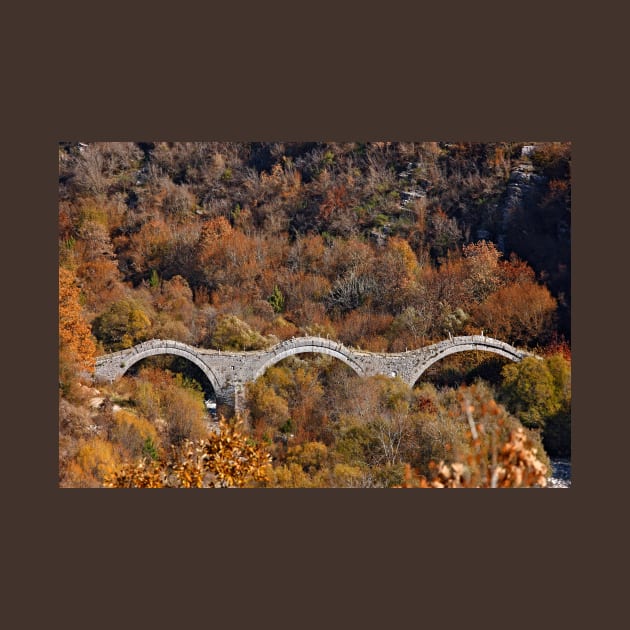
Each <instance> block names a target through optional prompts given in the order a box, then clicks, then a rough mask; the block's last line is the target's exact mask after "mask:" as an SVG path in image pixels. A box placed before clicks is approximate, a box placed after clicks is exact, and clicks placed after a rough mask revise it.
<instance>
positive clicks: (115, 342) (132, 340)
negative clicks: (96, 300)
mask: <svg viewBox="0 0 630 630" xmlns="http://www.w3.org/2000/svg"><path fill="white" fill-rule="evenodd" d="M151 325H152V324H151V320H150V319H149V317H148V315H147V313H146V312H145V310H144V308H143V307H142V306H141V305H140V304H139V303H138V302H136V301H135V300H133V299H131V298H125V299H122V300H119V301H118V302H114V303H113V304H111V306H110V307H109V308H108V309H107V310H106V311H105V312H104V313H102V314H101V315H99V316H98V317H97V318H96V319H95V320H94V322H93V323H92V329H93V331H94V335H95V336H96V338H97V339H98V340H99V341H100V342H102V343H103V345H104V346H105V347H106V348H107V349H109V350H123V349H125V348H131V347H132V346H134V345H135V344H137V343H140V342H141V341H145V340H146V339H148V338H149V336H150V333H151Z"/></svg>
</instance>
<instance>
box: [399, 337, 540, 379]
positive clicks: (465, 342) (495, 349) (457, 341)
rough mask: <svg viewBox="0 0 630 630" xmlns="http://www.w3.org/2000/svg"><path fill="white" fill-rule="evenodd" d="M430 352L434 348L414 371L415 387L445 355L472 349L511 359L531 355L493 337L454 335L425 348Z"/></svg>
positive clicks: (515, 359)
mask: <svg viewBox="0 0 630 630" xmlns="http://www.w3.org/2000/svg"><path fill="white" fill-rule="evenodd" d="M424 350H425V351H429V353H430V352H431V351H432V350H433V351H434V352H435V354H430V355H429V358H428V359H426V360H425V361H423V362H422V364H421V365H419V366H418V368H416V370H415V371H413V372H412V375H411V379H410V381H409V384H410V385H411V387H413V386H414V385H415V384H416V382H417V381H418V379H419V378H420V377H421V376H422V375H423V374H424V372H426V370H427V369H429V368H430V367H431V366H432V365H433V364H434V363H437V362H438V361H440V360H441V359H444V358H445V357H447V356H449V355H451V354H456V353H458V352H469V351H471V350H480V351H482V352H490V353H492V354H498V355H500V356H502V357H506V358H507V359H510V360H511V361H521V360H522V359H523V358H524V357H525V356H531V355H529V353H526V352H522V351H520V350H517V349H516V348H514V347H513V346H511V345H509V344H507V343H505V342H503V341H499V340H498V339H493V338H492V337H475V336H472V337H454V338H453V339H452V340H450V341H442V342H440V343H437V344H435V345H433V346H428V347H426V348H424Z"/></svg>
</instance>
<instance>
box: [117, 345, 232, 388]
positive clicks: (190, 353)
mask: <svg viewBox="0 0 630 630" xmlns="http://www.w3.org/2000/svg"><path fill="white" fill-rule="evenodd" d="M141 347H142V345H140V346H137V348H141ZM161 354H171V355H176V356H179V357H183V358H184V359H187V360H188V361H190V362H191V363H193V364H194V365H196V366H197V367H198V368H199V369H200V370H201V371H202V372H203V373H204V375H205V377H206V378H207V379H208V382H209V383H210V385H212V389H213V390H214V394H215V396H217V395H218V394H219V392H220V391H221V386H220V385H219V381H218V379H217V377H216V374H215V373H214V372H213V371H212V370H211V369H210V368H209V367H208V366H207V365H206V364H205V363H204V362H203V361H202V360H201V359H200V358H199V357H198V356H197V355H196V354H195V352H194V348H191V347H189V346H186V345H185V344H181V343H179V344H178V345H177V346H171V345H166V344H164V345H152V346H151V347H149V348H146V349H142V350H138V352H137V353H134V354H132V355H131V356H129V355H127V356H125V358H124V368H123V369H122V371H121V372H120V376H123V375H124V374H125V372H127V370H128V369H129V368H130V367H131V366H132V365H135V364H136V363H138V361H141V360H142V359H146V358H147V357H153V356H158V355H161Z"/></svg>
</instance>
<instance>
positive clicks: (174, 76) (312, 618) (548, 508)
mask: <svg viewBox="0 0 630 630" xmlns="http://www.w3.org/2000/svg"><path fill="white" fill-rule="evenodd" d="M138 4H139V3H138ZM138 4H137V3H134V5H133V6H132V5H130V4H126V5H123V4H120V5H116V3H110V4H109V5H107V7H105V6H103V7H99V8H98V9H90V11H89V12H88V9H87V8H86V5H85V4H84V3H78V2H76V3H71V2H68V3H65V5H64V6H63V8H62V7H59V6H57V5H55V6H54V7H53V6H52V5H51V6H50V7H48V8H47V9H46V10H44V11H42V12H40V13H37V16H35V15H34V14H32V13H31V14H29V15H27V12H26V11H24V10H22V11H20V14H17V13H16V11H17V10H14V9H11V12H12V13H11V14H10V15H9V16H8V21H7V24H8V26H9V27H10V28H9V30H13V32H14V36H13V38H12V40H11V45H12V46H13V51H14V52H15V51H17V52H18V53H19V56H20V61H19V63H18V64H17V66H18V67H17V68H16V67H14V66H11V69H10V72H9V75H10V76H9V81H10V84H11V89H10V90H9V91H7V92H6V93H5V99H7V100H9V101H10V102H9V104H8V105H9V110H10V115H9V116H7V117H5V122H9V123H10V124H9V125H8V131H9V133H10V136H11V141H12V142H11V144H10V145H9V146H10V147H11V148H10V151H9V150H6V148H5V151H3V153H4V157H5V158H7V157H8V159H9V162H10V164H9V173H10V177H8V178H7V180H6V182H5V187H4V192H5V194H6V193H8V194H9V201H8V202H7V203H6V205H5V206H4V208H5V217H6V219H8V228H6V229H5V231H4V236H5V247H6V251H7V252H8V256H7V258H6V259H5V278H6V279H7V281H8V282H7V287H6V289H5V291H6V292H5V298H6V299H5V300H4V305H5V311H8V315H9V316H10V317H12V318H15V322H14V321H13V319H11V320H10V323H13V324H15V323H17V324H18V326H17V328H16V327H15V325H12V326H11V329H10V330H11V331H12V330H13V329H14V328H15V330H16V332H15V334H13V333H10V334H8V335H6V336H5V339H4V341H5V345H4V347H5V361H7V358H8V357H10V366H11V369H10V371H11V373H12V377H11V383H12V385H11V388H10V390H9V391H10V396H8V397H7V398H8V400H6V401H4V404H3V406H5V407H6V409H7V411H6V412H5V413H6V415H4V414H3V415H4V417H5V423H6V424H7V425H10V426H9V436H8V437H7V438H6V442H4V444H5V451H9V452H10V455H9V461H10V463H11V465H10V467H9V468H8V469H5V475H6V474H7V472H6V470H8V471H9V474H8V476H7V477H5V479H6V482H7V485H9V486H11V488H12V490H11V494H12V496H13V497H14V501H13V502H12V505H11V506H10V510H9V511H8V512H5V518H7V517H8V518H9V519H10V520H13V516H14V515H17V518H15V520H14V523H15V524H11V525H10V534H11V535H12V537H11V538H8V539H6V540H7V543H8V545H7V546H9V547H13V548H14V549H15V550H16V551H15V552H14V555H13V557H12V558H11V561H12V564H11V566H12V567H13V568H14V574H16V575H18V576H24V579H23V581H20V580H17V587H16V588H14V592H15V594H16V601H18V602H23V603H24V604H25V605H26V607H25V608H24V609H23V610H22V611H21V613H20V614H21V615H22V617H21V618H30V616H31V615H32V614H35V613H37V609H38V608H39V609H40V611H43V612H45V613H46V617H47V619H48V620H49V621H50V619H61V620H63V621H64V622H65V625H66V626H70V627H73V626H76V627H84V626H85V624H86V623H88V620H89V625H90V627H103V628H105V627H107V628H111V627H112V626H114V625H115V626H119V625H122V626H126V625H131V623H133V622H135V621H136V620H137V621H142V622H144V623H146V622H150V623H152V625H155V621H158V625H164V626H166V625H167V624H169V622H171V621H172V622H173V623H175V620H177V625H178V626H182V627H185V625H186V622H187V621H189V620H190V621H192V620H193V618H196V619H200V618H205V619H206V620H207V619H208V614H210V613H209V612H208V608H209V607H210V608H211V609H213V610H212V615H213V617H211V618H212V619H213V620H214V621H217V615H219V612H220V611H221V612H224V611H225V608H226V606H225V603H229V607H230V609H231V611H232V613H233V614H236V615H237V616H238V618H239V619H240V620H241V623H239V625H245V624H246V623H253V622H255V621H254V620H255V619H258V620H260V619H261V618H262V619H268V620H272V621H276V622H278V621H280V620H283V621H284V619H287V621H289V620H294V622H299V623H300V625H307V626H308V625H314V626H317V627H322V625H324V626H326V627H327V626H329V625H340V623H344V625H352V626H358V625H359V624H361V625H366V622H367V623H368V624H369V625H376V624H378V625H379V626H382V625H383V624H386V625H387V627H399V626H400V625H402V623H404V622H406V623H414V622H416V621H417V608H418V605H419V604H420V605H421V606H422V607H423V608H424V610H423V613H422V614H423V616H422V620H423V623H427V622H430V621H431V617H432V616H434V619H435V620H436V621H438V622H439V623H441V624H442V625H447V626H448V627H454V626H456V624H458V623H469V621H470V619H471V612H472V611H473V610H474V611H475V612H476V613H477V614H476V615H474V617H476V618H479V613H480V612H481V609H482V608H483V607H484V605H483V603H482V601H483V599H484V598H487V599H488V601H489V602H491V608H490V609H487V610H488V613H489V617H488V620H489V619H497V621H498V620H499V619H501V618H503V620H504V621H506V620H507V621H509V623H510V625H511V626H516V627H519V626H520V625H522V626H524V625H525V623H526V622H527V625H528V626H529V625H530V624H531V623H532V616H533V617H534V621H536V622H537V623H540V622H541V621H542V619H543V618H544V619H545V621H544V624H545V625H548V626H552V625H555V623H556V622H557V621H559V620H560V619H564V620H565V621H567V620H568V619H570V618H573V617H575V618H579V617H580V616H581V615H580V613H581V612H583V611H584V603H583V602H584V601H585V600H582V599H581V596H582V594H583V591H584V584H587V585H589V586H590V587H593V588H595V592H597V585H595V584H593V582H592V581H591V580H589V579H588V577H587V576H588V573H587V572H586V570H585V568H584V565H583V564H582V560H583V559H584V561H587V560H588V559H589V558H590V557H591V556H593V554H591V553H588V552H585V549H584V545H589V544H594V543H593V542H592V541H598V542H597V544H599V545H604V546H605V542H602V541H606V540H609V539H610V538H609V537H608V536H607V531H606V530H605V527H606V526H607V523H606V522H605V520H603V519H602V511H601V509H599V506H604V505H605V504H604V500H605V497H606V496H607V495H608V494H610V492H611V491H614V488H615V485H616V482H617V478H615V477H614V476H613V473H612V470H614V462H611V459H613V460H614V459H616V455H615V453H614V451H613V449H611V448H610V444H611V437H612V436H613V433H612V429H610V428H609V423H610V422H612V421H615V422H620V421H624V422H625V420H624V417H622V416H626V415H627V413H623V412H620V409H623V408H622V407H615V405H613V404H612V397H611V395H614V392H613V390H614V389H615V388H618V387H621V384H620V378H619V376H618V375H619V374H622V373H623V366H620V367H619V368H617V370H615V368H613V367H612V364H613V363H614V361H615V358H614V356H611V355H605V354H604V352H603V351H602V350H601V349H600V345H601V339H602V337H601V335H602V334H608V333H611V332H612V333H614V328H616V327H617V326H618V327H619V328H620V329H621V327H622V326H623V325H624V323H625V322H624V319H623V317H620V319H621V321H619V320H618V317H617V316H616V315H615V314H614V313H615V311H614V310H613V312H612V313H611V312H610V308H607V309H604V308H603V305H604V304H608V303H609V300H610V295H611V294H610V293H609V291H612V292H613V294H615V293H618V292H619V291H621V290H623V289H624V286H623V283H622V282H620V281H615V282H614V283H611V284H612V286H610V288H609V286H608V284H607V282H606V280H607V279H608V278H610V277H611V274H610V264H617V263H616V262H615V261H614V259H613V257H612V254H613V253H614V252H616V251H625V250H624V249H621V250H619V249H616V245H615V244H614V234H611V232H617V229H618V228H619V232H620V233H626V232H625V230H623V229H622V227H621V226H622V225H623V223H624V221H627V217H626V216H625V215H622V213H619V215H618V216H615V217H614V218H612V217H610V213H611V212H613V211H615V210H617V209H621V208H620V206H621V203H622V202H621V201H620V199H622V197H615V194H614V192H613V191H614V190H615V187H616V186H619V183H620V182H623V181H624V175H625V174H624V173H623V172H622V171H621V169H620V168H618V167H617V165H620V164H625V160H624V159H623V155H622V154H621V151H624V152H625V150H626V149H625V147H623V145H621V143H620V142H612V144H607V143H609V142H610V141H611V140H612V139H614V138H616V137H617V135H616V132H617V130H615V129H614V125H613V126H611V124H610V123H611V116H614V114H615V113H619V108H618V104H617V103H616V102H614V101H613V102H611V99H610V98H608V97H607V94H609V93H608V92H607V90H606V87H607V83H606V81H607V80H608V78H609V77H611V67H614V64H615V63H616V60H615V59H614V58H609V57H608V53H609V51H610V46H609V39H608V38H607V37H606V36H605V34H604V32H603V31H602V34H601V35H600V36H599V37H601V39H602V41H601V42H600V43H599V47H598V46H592V45H589V46H585V47H583V48H582V49H580V50H578V49H577V46H576V45H575V39H574V37H575V34H576V32H577V33H586V30H587V29H589V27H590V25H591V23H592V18H591V16H587V15H585V14H582V13H579V12H578V9H577V8H576V7H575V3H571V4H569V3H568V2H562V3H557V4H555V3H554V5H553V6H552V5H551V4H550V3H542V2H531V3H529V4H527V5H519V6H518V7H514V8H511V9H510V10H509V11H508V9H507V8H506V5H505V3H499V2H478V3H467V2H462V3H456V2H451V3H448V4H446V5H444V4H442V5H439V6H440V8H439V9H437V8H435V7H433V6H428V5H426V4H425V3H422V4H420V3H411V2H408V3H404V2H389V3H387V10H386V11H385V9H384V8H383V5H381V4H377V5H376V6H373V5H367V4H365V3H358V2H348V3H347V4H344V6H343V7H341V6H339V5H340V4H341V3H339V4H334V3H331V2H320V3H316V4H315V5H312V6H309V7H308V8H304V9H298V7H297V5H296V4H295V3H289V2H271V3H247V2H239V3H234V4H228V3H226V4H225V6H222V8H220V9H217V8H215V7H212V8H210V7H206V8H204V9H199V8H198V6H197V5H194V4H193V3H187V4H182V3H180V4H178V5H173V4H170V3H169V4H167V3H163V4H159V3H144V4H143V5H142V7H141V8H138ZM35 17H37V20H35ZM14 27H15V28H14ZM588 33H589V35H588V41H589V42H590V41H591V38H592V37H596V34H594V33H593V32H592V31H591V30H590V29H589V31H588ZM585 41H586V40H585ZM32 48H34V49H35V52H36V54H35V55H33V56H31V55H29V54H28V53H30V52H32V50H31V49H32ZM587 53H588V54H587ZM22 54H23V56H22ZM620 69H621V68H620ZM13 121H17V122H16V124H13ZM604 138H605V139H604ZM72 139H76V140H106V139H109V140H143V139H150V140H157V139H162V140H169V139H182V140H200V139H225V140H307V139H308V140H318V139H324V140H331V139H335V140H363V139H373V140H381V139H393V140H396V139H399V140H459V139H461V140H480V141H481V140H486V141H490V140H519V139H523V140H565V141H567V140H570V141H572V142H573V173H574V186H573V199H574V202H573V203H574V218H573V235H574V238H573V254H574V256H573V278H574V279H575V287H574V288H575V291H574V293H575V295H574V296H573V304H574V308H573V331H572V333H573V350H574V354H575V360H574V396H575V403H574V414H573V436H574V447H573V487H572V488H571V489H570V490H567V491H563V492H551V491H525V492H507V491H504V492H499V493H492V492H490V491H464V492H460V493H449V492H430V491H427V492H404V491H336V490H335V491H320V490H310V491H290V490H287V491H237V492H223V493H205V492H197V493H195V492H192V493H176V492H173V493H168V492H166V491H162V492H161V493H160V492H157V493H155V492H138V491H118V492H113V491H112V492H110V491H106V490H95V491H83V490H75V491H72V490H60V489H58V488H57V477H56V473H57V452H56V440H57V435H56V415H57V405H56V400H57V393H56V382H57V379H56V370H57V348H56V335H57V330H56V303H57V292H56V290H57V279H56V275H55V273H56V272H55V266H56V256H57V252H56V238H55V234H56V193H57V186H56V172H57V155H56V150H57V142H58V141H60V140H72ZM615 145H617V146H615ZM607 212H608V213H609V214H608V215H607V214H606V213H607ZM623 227H625V225H623ZM611 228H612V229H611ZM600 261H601V263H603V264H605V265H606V268H605V269H604V268H598V266H597V262H600ZM621 264H622V263H621V262H619V265H621ZM602 267H603V265H602ZM622 269H623V267H622ZM25 270H26V274H25V273H24V271H25ZM5 314H7V313H5ZM617 321H619V323H618V324H616V322H617ZM611 329H612V330H611ZM5 365H6V363H5ZM595 366H599V367H595ZM617 391H623V390H622V389H618V390H617ZM620 430H621V428H620ZM14 433H15V434H14ZM615 435H616V436H618V439H619V442H618V443H620V444H623V442H622V441H621V440H622V438H621V435H620V434H618V433H617V428H616V427H615ZM621 456H623V454H621ZM11 473H12V474H11ZM619 479H620V482H621V481H623V478H619ZM613 531H614V530H613ZM16 552H17V553H16ZM598 564H600V563H598ZM599 568H600V571H598V575H599V577H598V580H600V583H601V582H602V581H603V582H604V583H605V575H604V574H603V573H602V571H601V568H602V567H601V564H600V567H599ZM27 575H28V576H29V577H28V580H27V579H26V576H27ZM546 597H552V598H554V601H555V602H556V605H555V606H553V607H552V609H551V611H550V612H548V613H545V614H544V615H543V613H541V612H540V611H539V610H538V603H537V602H538V601H539V600H543V599H545V598H546ZM435 599H437V600H438V601H439V602H440V604H439V608H438V607H436V606H435V604H433V601H434V600H435ZM206 602H208V604H207V605H204V604H205V603H206ZM328 603H332V604H335V605H336V606H338V608H339V611H340V612H337V613H333V612H332V611H329V610H328V608H327V606H326V604H328ZM406 604H407V605H406ZM474 604H475V605H474ZM12 610H13V608H12ZM16 611H17V609H16ZM193 611H194V612H193ZM250 611H251V612H250ZM331 620H336V622H335V623H333V624H331ZM370 622H371V623H370ZM25 625H28V624H25Z"/></svg>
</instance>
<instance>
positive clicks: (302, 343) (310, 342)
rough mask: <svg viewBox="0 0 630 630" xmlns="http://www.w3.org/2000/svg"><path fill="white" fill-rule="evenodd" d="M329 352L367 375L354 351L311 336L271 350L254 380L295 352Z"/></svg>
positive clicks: (357, 371) (258, 367) (361, 374)
mask: <svg viewBox="0 0 630 630" xmlns="http://www.w3.org/2000/svg"><path fill="white" fill-rule="evenodd" d="M307 353H310V354H327V355H328V356H331V357H335V358H336V359H339V360H340V361H341V362H342V363H345V364H346V365H347V366H348V367H349V368H351V369H352V370H354V371H355V372H356V373H357V374H358V375H359V376H365V372H364V370H363V368H362V367H361V366H360V365H359V364H358V363H357V361H356V360H355V358H354V356H353V355H352V352H350V351H349V350H348V349H347V348H344V346H342V345H341V344H338V343H336V342H334V341H330V340H328V339H322V338H319V337H311V338H304V339H296V340H290V341H288V342H287V341H285V342H281V343H279V344H278V345H276V346H274V347H273V348H271V349H270V350H269V352H268V353H267V354H266V355H265V357H264V358H263V359H262V361H261V362H260V364H259V365H257V366H256V368H255V369H254V371H253V377H252V380H254V381H255V380H256V379H257V378H259V377H261V376H262V375H263V374H264V373H265V372H266V371H267V370H268V369H269V368H270V367H271V366H272V365H275V364H276V363H278V362H279V361H282V360H283V359H286V358H287V357H290V356H293V355H295V354H307Z"/></svg>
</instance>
